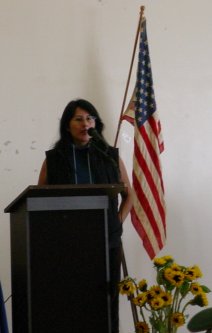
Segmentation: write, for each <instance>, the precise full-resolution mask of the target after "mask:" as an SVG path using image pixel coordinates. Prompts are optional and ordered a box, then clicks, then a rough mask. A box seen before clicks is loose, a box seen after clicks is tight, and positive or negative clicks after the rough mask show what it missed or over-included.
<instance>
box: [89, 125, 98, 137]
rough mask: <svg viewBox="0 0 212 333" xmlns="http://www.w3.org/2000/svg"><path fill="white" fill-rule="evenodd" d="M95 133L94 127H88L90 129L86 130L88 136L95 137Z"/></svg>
mask: <svg viewBox="0 0 212 333" xmlns="http://www.w3.org/2000/svg"><path fill="white" fill-rule="evenodd" d="M95 133H96V130H95V128H94V127H90V128H89V129H88V134H89V135H90V136H93V135H95Z"/></svg>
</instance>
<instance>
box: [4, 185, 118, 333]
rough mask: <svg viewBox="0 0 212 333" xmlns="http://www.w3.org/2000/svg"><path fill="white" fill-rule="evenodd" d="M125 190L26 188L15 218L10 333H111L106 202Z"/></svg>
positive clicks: (110, 187) (10, 208) (12, 210)
mask: <svg viewBox="0 0 212 333" xmlns="http://www.w3.org/2000/svg"><path fill="white" fill-rule="evenodd" d="M123 189H124V186H122V185H116V184H114V185H111V184H110V185H86V186H85V185H84V186H82V185H73V186H72V185H68V186H65V185H64V186H63V185H61V186H56V185H51V186H41V187H38V186H29V187H28V188H27V189H26V190H25V191H23V192H22V193H21V194H20V195H19V196H18V197H17V198H16V199H15V200H14V201H13V202H12V203H11V204H10V205H9V206H8V207H7V208H6V209H5V212H6V213H8V212H9V213H10V226H11V269H12V312H13V314H12V318H13V333H69V332H70V333H82V332H86V333H97V332H98V333H99V332H101V333H110V332H111V317H110V294H109V288H108V285H109V280H110V277H109V257H108V230H107V208H108V198H109V197H111V196H113V195H117V194H118V193H119V192H121V191H122V190H123Z"/></svg>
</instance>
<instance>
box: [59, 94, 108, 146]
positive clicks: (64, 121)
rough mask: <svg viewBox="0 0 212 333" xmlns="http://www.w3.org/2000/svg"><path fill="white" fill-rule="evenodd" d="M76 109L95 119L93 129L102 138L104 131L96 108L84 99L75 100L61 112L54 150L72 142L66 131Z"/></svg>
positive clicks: (69, 134)
mask: <svg viewBox="0 0 212 333" xmlns="http://www.w3.org/2000/svg"><path fill="white" fill-rule="evenodd" d="M78 107H79V108H81V109H83V110H85V111H86V112H88V113H89V114H90V115H91V116H94V117H95V118H96V121H95V122H96V126H95V129H96V130H97V131H98V133H99V134H100V135H101V136H103V135H102V131H103V129H104V124H103V122H102V120H101V118H100V116H99V114H98V112H97V110H96V108H95V107H94V106H93V105H92V104H91V103H90V102H88V101H86V100H85V99H76V100H73V101H71V102H69V103H68V104H67V106H66V107H65V109H64V111H63V114H62V117H61V119H60V139H59V140H58V141H57V142H56V144H55V145H54V147H55V148H59V147H61V146H63V147H64V146H67V145H69V144H70V143H72V142H73V140H72V136H71V133H70V132H69V131H68V130H67V129H68V127H69V123H70V120H71V119H72V118H73V117H74V115H75V111H76V109H77V108H78Z"/></svg>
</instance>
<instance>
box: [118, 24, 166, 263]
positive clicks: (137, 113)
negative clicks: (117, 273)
mask: <svg viewBox="0 0 212 333" xmlns="http://www.w3.org/2000/svg"><path fill="white" fill-rule="evenodd" d="M122 119H126V120H128V121H129V122H130V123H132V124H134V156H133V175H132V177H133V179H132V183H133V208H132V211H131V219H132V223H133V225H134V227H135V229H136V230H137V232H138V234H139V236H140V237H141V239H142V241H143V246H144V248H145V249H146V251H147V253H148V255H149V256H150V258H151V259H153V258H154V257H155V256H156V255H157V254H158V252H159V251H160V250H161V249H162V248H163V246H164V244H165V239H166V222H165V201H164V187H163V179H162V171H161V164H160V153H161V152H162V151H163V149H164V145H163V139H162V135H161V127H160V121H159V119H158V115H157V109H156V103H155V96H154V89H153V80H152V71H151V65H150V57H149V48H148V42H147V33H146V20H145V18H143V19H142V23H141V32H140V42H139V56H138V68H137V79H136V85H135V89H134V93H133V96H132V98H131V101H130V103H129V106H128V108H127V110H126V111H125V113H124V115H123V118H122Z"/></svg>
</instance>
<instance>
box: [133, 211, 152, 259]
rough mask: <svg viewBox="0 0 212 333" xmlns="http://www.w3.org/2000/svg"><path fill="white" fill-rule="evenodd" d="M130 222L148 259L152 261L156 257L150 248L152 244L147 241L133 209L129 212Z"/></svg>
mask: <svg viewBox="0 0 212 333" xmlns="http://www.w3.org/2000/svg"><path fill="white" fill-rule="evenodd" d="M131 220H132V224H133V226H134V228H135V229H136V231H137V232H138V234H139V236H140V237H141V240H142V242H143V246H144V248H145V249H146V251H147V253H148V255H149V256H150V258H151V259H153V258H154V257H155V255H156V253H155V251H154V249H153V247H152V243H151V241H150V240H149V237H148V235H147V233H146V232H145V230H144V228H143V226H142V224H141V222H140V220H139V218H138V216H137V214H136V212H135V210H134V208H133V209H132V210H131Z"/></svg>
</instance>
